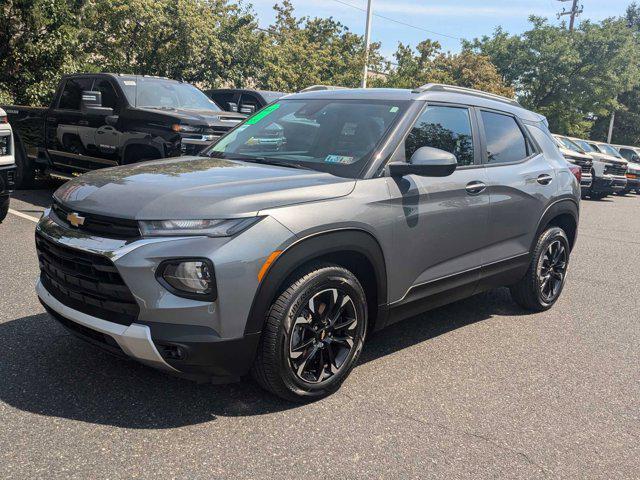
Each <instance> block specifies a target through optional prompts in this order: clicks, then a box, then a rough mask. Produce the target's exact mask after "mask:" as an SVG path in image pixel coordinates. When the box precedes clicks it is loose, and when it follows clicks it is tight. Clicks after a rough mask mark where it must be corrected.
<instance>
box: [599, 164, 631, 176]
mask: <svg viewBox="0 0 640 480" xmlns="http://www.w3.org/2000/svg"><path fill="white" fill-rule="evenodd" d="M604 173H607V174H610V175H622V176H624V175H625V174H626V173H627V167H626V166H625V165H618V164H616V165H607V166H606V167H605V169H604Z"/></svg>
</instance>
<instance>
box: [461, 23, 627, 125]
mask: <svg viewBox="0 0 640 480" xmlns="http://www.w3.org/2000/svg"><path fill="white" fill-rule="evenodd" d="M530 21H531V23H532V28H531V29H530V30H528V31H526V32H525V33H523V34H522V35H509V34H507V33H506V32H505V31H504V30H502V29H500V28H498V29H497V30H496V31H495V32H494V34H493V35H492V36H485V37H482V38H481V39H476V40H474V41H473V42H465V45H464V48H465V50H467V51H472V52H477V53H481V54H484V55H487V56H488V57H489V58H490V59H491V61H492V62H493V64H495V65H496V67H497V68H498V71H499V72H500V74H501V75H502V78H503V79H504V81H505V82H506V83H508V84H511V85H513V86H514V88H515V89H516V93H517V97H518V99H519V101H520V102H521V103H522V104H523V105H524V106H525V107H527V108H530V109H532V110H535V111H537V112H539V113H542V114H543V115H545V116H546V117H547V119H548V120H549V124H550V128H551V129H552V130H553V131H557V132H561V133H568V134H573V135H583V136H585V135H588V133H589V131H590V129H591V127H592V126H593V124H594V123H595V121H596V120H597V119H598V118H600V117H605V116H608V115H609V114H610V112H611V111H612V110H613V109H615V108H617V106H618V101H617V97H618V95H620V94H621V93H622V92H624V91H628V90H630V89H631V88H633V86H634V84H635V83H637V81H638V79H637V76H638V61H639V58H638V45H637V44H636V42H635V41H634V39H633V36H632V35H631V34H630V31H629V28H628V27H627V25H626V22H625V21H623V20H622V19H607V20H604V21H603V22H602V23H599V24H595V23H591V22H588V21H586V22H582V23H581V24H580V26H579V27H578V28H577V29H576V30H574V31H573V32H569V31H568V30H567V29H566V28H564V26H559V27H558V26H553V25H550V24H549V23H548V22H547V21H546V20H544V19H542V18H538V17H531V19H530Z"/></svg>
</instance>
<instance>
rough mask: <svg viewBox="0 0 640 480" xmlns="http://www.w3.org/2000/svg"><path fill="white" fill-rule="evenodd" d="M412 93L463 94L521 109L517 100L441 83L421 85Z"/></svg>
mask: <svg viewBox="0 0 640 480" xmlns="http://www.w3.org/2000/svg"><path fill="white" fill-rule="evenodd" d="M412 92H413V93H424V92H454V93H455V92H457V93H465V94H467V95H473V96H476V97H482V98H487V99H489V100H496V101H498V102H503V103H508V104H510V105H514V106H516V107H522V105H520V103H518V101H517V100H514V99H513V98H508V97H503V96H502V95H497V94H495V93H489V92H483V91H482V90H475V89H473V88H466V87H458V86H456V85H445V84H443V83H427V84H426V85H422V86H421V87H418V88H415V89H413V90H412Z"/></svg>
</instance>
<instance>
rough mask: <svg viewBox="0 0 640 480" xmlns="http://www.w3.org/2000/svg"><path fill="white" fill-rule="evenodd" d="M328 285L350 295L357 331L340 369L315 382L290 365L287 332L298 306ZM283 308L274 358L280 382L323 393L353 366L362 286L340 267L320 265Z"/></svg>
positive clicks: (363, 316) (363, 312)
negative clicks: (297, 373) (318, 382)
mask: <svg viewBox="0 0 640 480" xmlns="http://www.w3.org/2000/svg"><path fill="white" fill-rule="evenodd" d="M328 288H339V289H341V290H344V291H345V292H346V293H347V294H348V295H349V296H350V297H351V298H352V300H353V303H354V306H355V309H356V312H357V315H358V319H359V321H358V326H357V328H358V333H357V336H356V342H355V345H354V348H353V349H352V351H351V353H350V354H349V357H348V358H347V360H345V364H344V367H342V369H341V370H340V372H338V373H337V374H335V375H334V376H333V377H331V378H330V379H328V380H326V381H325V382H323V383H321V384H318V385H315V384H311V383H307V382H304V381H303V380H302V379H300V378H299V377H298V376H297V375H295V373H294V372H293V371H292V369H291V366H290V364H289V354H288V352H289V342H290V334H291V329H292V326H293V323H294V321H295V318H296V316H297V313H298V311H299V309H300V308H302V307H303V306H304V305H306V304H307V303H308V302H309V299H310V298H311V297H313V296H314V295H315V294H317V293H318V292H320V291H322V290H326V289H328ZM285 312H286V313H285V316H284V318H283V319H282V321H281V322H280V328H279V331H278V337H277V338H278V341H277V349H278V350H277V362H278V371H279V374H280V378H281V380H282V382H283V383H284V385H285V386H286V388H287V389H288V390H290V391H291V392H293V393H295V394H296V395H298V396H300V397H323V396H326V395H328V394H330V393H332V392H334V391H336V390H337V389H338V388H339V387H340V385H341V384H342V382H343V381H344V379H345V378H346V377H347V376H348V375H349V373H350V372H351V370H352V369H353V367H354V366H355V364H356V362H357V361H358V358H359V356H360V352H361V351H362V346H363V345H364V340H365V336H366V331H367V303H366V297H365V294H364V290H363V289H362V286H361V285H360V283H359V282H358V281H357V279H356V278H355V276H354V275H352V274H349V272H348V271H346V270H343V269H342V268H339V267H335V268H334V267H326V268H323V269H321V270H320V271H319V272H317V275H312V276H311V277H310V278H309V279H307V280H306V281H305V282H304V283H303V284H302V285H300V286H299V288H298V289H297V292H296V294H295V295H293V296H292V298H291V300H290V301H289V303H288V305H287V308H286V310H285Z"/></svg>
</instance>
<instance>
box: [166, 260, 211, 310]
mask: <svg viewBox="0 0 640 480" xmlns="http://www.w3.org/2000/svg"><path fill="white" fill-rule="evenodd" d="M156 277H157V278H158V281H160V283H161V284H162V285H163V286H164V287H165V288H166V289H167V290H169V291H170V292H171V293H173V294H174V295H177V296H179V297H184V298H191V299H193V300H202V301H213V300H215V299H216V296H217V291H216V285H215V275H214V272H213V264H212V263H211V262H210V261H209V260H207V259H205V258H189V259H179V260H166V261H164V262H162V263H161V264H160V268H158V272H157V274H156Z"/></svg>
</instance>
